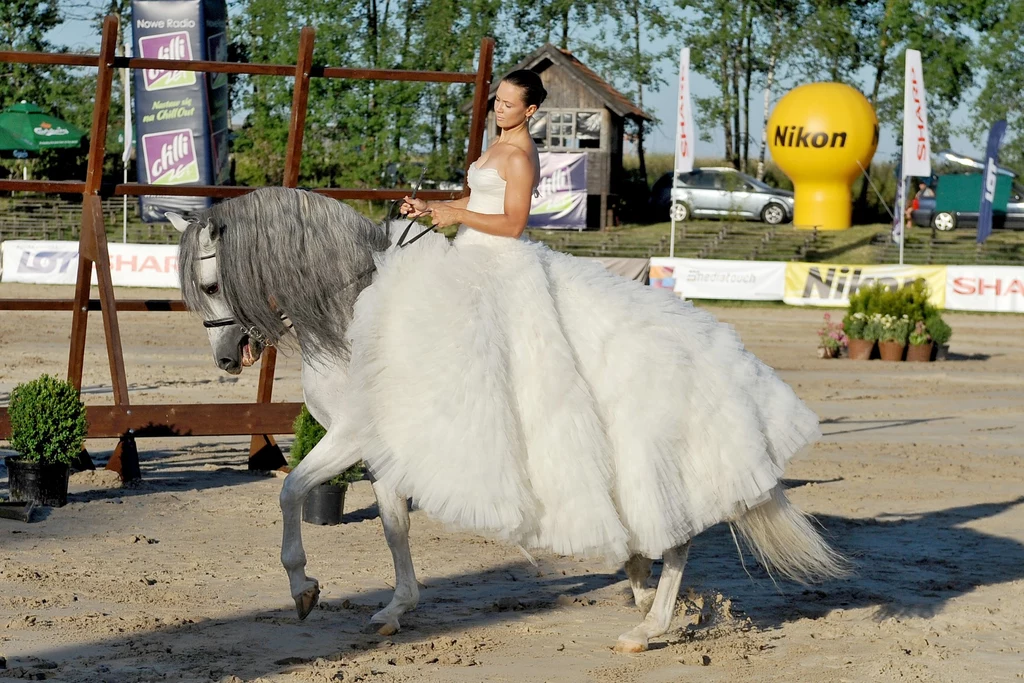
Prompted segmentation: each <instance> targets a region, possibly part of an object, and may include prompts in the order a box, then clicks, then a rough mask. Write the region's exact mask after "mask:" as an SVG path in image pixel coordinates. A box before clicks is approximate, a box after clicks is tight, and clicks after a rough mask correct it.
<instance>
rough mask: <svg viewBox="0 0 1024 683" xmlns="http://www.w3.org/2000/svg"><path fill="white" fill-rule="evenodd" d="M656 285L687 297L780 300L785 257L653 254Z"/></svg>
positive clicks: (652, 271) (654, 284)
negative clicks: (742, 258) (756, 258)
mask: <svg viewBox="0 0 1024 683" xmlns="http://www.w3.org/2000/svg"><path fill="white" fill-rule="evenodd" d="M650 280H651V286H652V287H660V288H664V289H671V290H673V291H674V292H675V293H676V294H679V295H680V296H682V297H684V298H686V299H736V300H748V301H780V300H781V299H782V295H783V292H784V290H785V288H786V264H785V262H783V261H726V260H718V259H687V258H652V259H651V273H650Z"/></svg>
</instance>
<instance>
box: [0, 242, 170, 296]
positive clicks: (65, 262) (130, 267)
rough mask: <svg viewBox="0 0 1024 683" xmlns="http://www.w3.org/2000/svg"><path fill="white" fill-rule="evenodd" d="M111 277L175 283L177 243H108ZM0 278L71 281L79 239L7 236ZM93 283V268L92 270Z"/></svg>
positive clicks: (0, 249)
mask: <svg viewBox="0 0 1024 683" xmlns="http://www.w3.org/2000/svg"><path fill="white" fill-rule="evenodd" d="M107 250H108V251H109V253H110V277H111V280H112V281H113V283H114V285H115V286H118V287H173V288H175V289H177V288H178V287H179V283H178V247H177V246H176V245H173V244H120V243H115V242H111V243H110V244H108V245H107ZM0 253H2V260H0V262H2V264H3V270H2V271H0V282H24V283H32V284H46V285H73V284H75V278H76V277H77V275H78V242H63V241H61V242H58V241H44V240H7V241H6V242H3V243H0ZM92 283H93V284H96V269H95V268H93V271H92Z"/></svg>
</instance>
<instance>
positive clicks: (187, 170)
mask: <svg viewBox="0 0 1024 683" xmlns="http://www.w3.org/2000/svg"><path fill="white" fill-rule="evenodd" d="M226 24H227V5H226V2H225V0H132V38H133V45H134V54H135V55H136V56H138V57H143V58H146V59H172V60H211V61H212V60H218V59H221V60H222V59H223V58H224V57H225V56H226V54H227V42H226V40H225V37H226V33H225V31H226ZM135 129H136V136H135V139H136V140H137V143H138V153H137V159H138V179H139V182H140V183H146V184H152V185H215V184H218V183H223V182H224V181H225V180H226V179H227V174H228V163H227V162H228V159H227V147H228V134H227V133H228V87H227V78H226V76H225V75H224V74H206V73H202V72H198V71H174V70H170V69H136V70H135ZM139 202H140V209H141V214H142V219H143V220H144V221H147V222H157V221H164V220H166V218H165V217H164V213H165V212H166V211H176V212H180V213H187V212H190V211H196V210H200V209H204V208H207V207H209V206H210V204H211V200H210V199H209V198H207V197H157V196H144V197H140V199H139Z"/></svg>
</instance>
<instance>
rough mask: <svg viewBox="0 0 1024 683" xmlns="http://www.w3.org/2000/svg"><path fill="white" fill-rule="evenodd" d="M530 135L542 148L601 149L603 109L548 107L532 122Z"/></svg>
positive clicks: (551, 149)
mask: <svg viewBox="0 0 1024 683" xmlns="http://www.w3.org/2000/svg"><path fill="white" fill-rule="evenodd" d="M530 137H532V138H533V141H534V142H535V143H536V144H537V147H538V148H539V149H542V150H549V151H555V150H563V149H600V148H601V111H600V110H596V111H595V110H589V109H549V110H546V111H541V112H537V114H536V115H535V116H534V117H533V119H532V120H531V121H530Z"/></svg>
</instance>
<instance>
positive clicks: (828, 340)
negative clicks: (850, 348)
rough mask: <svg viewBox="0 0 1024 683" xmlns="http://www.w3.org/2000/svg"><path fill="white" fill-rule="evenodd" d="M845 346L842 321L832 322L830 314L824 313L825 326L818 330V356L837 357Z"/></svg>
mask: <svg viewBox="0 0 1024 683" xmlns="http://www.w3.org/2000/svg"><path fill="white" fill-rule="evenodd" d="M844 348H846V335H845V334H844V333H843V323H841V322H839V323H834V322H832V315H831V314H829V313H826V314H825V326H824V327H822V328H821V329H820V330H818V358H839V354H840V353H841V352H842V350H843V349H844Z"/></svg>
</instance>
